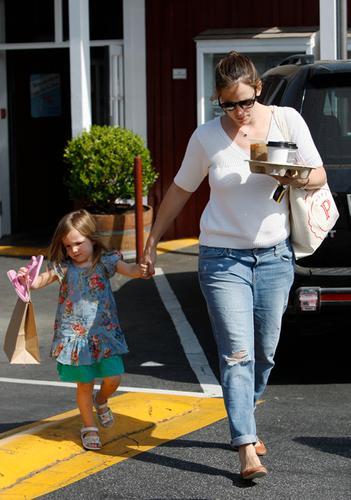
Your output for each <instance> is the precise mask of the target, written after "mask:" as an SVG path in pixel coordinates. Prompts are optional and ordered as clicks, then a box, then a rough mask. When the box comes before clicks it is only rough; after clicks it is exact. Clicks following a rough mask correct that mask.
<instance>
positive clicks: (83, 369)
mask: <svg viewBox="0 0 351 500" xmlns="http://www.w3.org/2000/svg"><path fill="white" fill-rule="evenodd" d="M57 371H58V374H59V377H60V380H61V381H62V382H83V383H89V382H93V381H94V380H95V379H96V378H106V377H114V376H116V375H122V373H124V364H123V360H122V358H121V356H118V355H116V356H111V357H110V358H102V359H101V360H100V361H98V362H96V363H94V364H92V365H79V366H73V365H63V364H62V363H59V362H58V363H57Z"/></svg>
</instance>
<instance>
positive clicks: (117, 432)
mask: <svg viewBox="0 0 351 500" xmlns="http://www.w3.org/2000/svg"><path fill="white" fill-rule="evenodd" d="M109 405H110V407H111V409H112V411H113V412H114V414H115V417H116V422H115V424H114V426H113V427H112V428H111V429H102V431H101V438H102V441H103V444H104V446H103V448H102V450H100V451H99V452H92V451H86V450H84V449H83V448H82V446H81V443H80V438H79V431H80V427H81V421H80V417H79V414H78V411H77V410H73V411H68V412H65V413H63V414H61V415H57V416H55V417H52V418H48V419H46V420H43V421H41V422H37V423H35V424H32V425H28V426H24V427H20V428H17V429H14V430H12V431H8V432H6V433H3V434H1V435H0V463H1V471H0V472H1V474H0V497H3V498H6V499H7V500H8V499H12V498H22V499H32V498H36V497H38V496H40V495H44V494H46V493H49V492H51V491H55V490H58V489H60V488H62V487H64V486H67V485H68V484H71V483H74V482H76V481H79V480H81V479H83V478H85V477H87V476H90V475H91V474H94V473H96V472H98V471H101V470H103V469H105V468H107V467H110V466H112V465H114V464H117V463H119V462H121V461H123V460H126V459H128V458H130V457H133V456H135V455H137V454H139V453H142V452H144V451H147V450H150V449H152V448H154V447H156V446H159V445H160V444H162V443H165V442H166V441H169V440H171V439H176V438H178V437H180V436H183V435H185V434H188V433H190V432H193V431H195V430H198V429H200V428H202V427H205V426H207V425H209V424H212V423H214V422H217V421H218V420H221V419H223V418H225V416H226V412H225V408H224V404H223V400H222V399H215V398H195V397H181V396H171V395H164V394H144V393H133V394H132V393H129V394H123V395H121V396H116V397H114V398H111V399H110V400H109Z"/></svg>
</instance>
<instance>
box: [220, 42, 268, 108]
mask: <svg viewBox="0 0 351 500" xmlns="http://www.w3.org/2000/svg"><path fill="white" fill-rule="evenodd" d="M215 82H216V96H215V97H214V98H215V99H217V98H218V97H219V96H220V93H221V91H222V90H223V89H226V88H228V87H231V86H233V85H236V84H238V83H239V82H242V83H246V84H247V85H250V87H252V88H253V89H255V91H256V90H257V88H258V86H259V85H260V84H261V79H260V76H259V74H258V71H257V69H256V67H255V65H254V63H253V62H252V61H251V59H249V58H248V57H247V56H245V55H244V54H239V52H235V51H234V50H233V51H232V52H229V53H228V54H227V55H226V56H225V57H223V58H222V59H221V60H220V61H219V62H218V63H217V66H216V71H215Z"/></svg>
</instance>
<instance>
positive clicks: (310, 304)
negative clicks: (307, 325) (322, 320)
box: [296, 287, 320, 311]
mask: <svg viewBox="0 0 351 500" xmlns="http://www.w3.org/2000/svg"><path fill="white" fill-rule="evenodd" d="M296 294H297V300H298V307H299V309H300V311H319V307H320V294H319V289H318V288H304V287H301V288H298V289H297V290H296Z"/></svg>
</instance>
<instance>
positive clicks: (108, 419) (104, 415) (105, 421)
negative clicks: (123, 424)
mask: <svg viewBox="0 0 351 500" xmlns="http://www.w3.org/2000/svg"><path fill="white" fill-rule="evenodd" d="M96 395H97V392H95V393H94V397H93V404H94V408H95V410H96V414H97V417H98V419H99V423H100V425H102V427H111V426H112V425H113V422H114V418H113V413H112V411H111V409H110V408H109V407H108V405H107V401H106V402H105V403H102V404H99V403H97V402H96ZM101 410H105V411H102V412H101V413H99V411H101Z"/></svg>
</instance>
